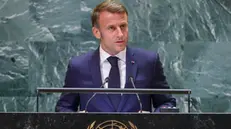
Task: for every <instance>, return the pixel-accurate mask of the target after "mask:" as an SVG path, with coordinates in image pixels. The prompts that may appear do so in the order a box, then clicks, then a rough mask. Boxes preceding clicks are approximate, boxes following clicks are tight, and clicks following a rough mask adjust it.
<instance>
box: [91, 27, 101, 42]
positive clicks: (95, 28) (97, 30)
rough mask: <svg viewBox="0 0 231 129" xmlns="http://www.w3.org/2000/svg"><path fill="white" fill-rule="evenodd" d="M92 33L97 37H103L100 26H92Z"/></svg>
mask: <svg viewBox="0 0 231 129" xmlns="http://www.w3.org/2000/svg"><path fill="white" fill-rule="evenodd" d="M92 33H93V35H94V36H95V37H96V38H97V39H100V38H101V34H100V31H99V28H97V27H92Z"/></svg>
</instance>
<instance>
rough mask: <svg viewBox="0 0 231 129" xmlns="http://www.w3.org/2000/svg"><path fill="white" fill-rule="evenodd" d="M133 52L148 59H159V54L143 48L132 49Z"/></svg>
mask: <svg viewBox="0 0 231 129" xmlns="http://www.w3.org/2000/svg"><path fill="white" fill-rule="evenodd" d="M132 51H133V52H134V53H135V54H136V56H141V57H146V58H155V59H156V58H158V56H159V54H158V53H157V52H156V51H151V50H146V49H143V48H132Z"/></svg>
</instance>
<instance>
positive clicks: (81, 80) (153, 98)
mask: <svg viewBox="0 0 231 129" xmlns="http://www.w3.org/2000/svg"><path fill="white" fill-rule="evenodd" d="M131 76H132V77H134V80H135V86H136V88H159V89H167V88H169V86H168V84H167V82H166V78H165V75H164V72H163V68H162V64H161V62H160V59H159V56H158V54H157V53H154V52H149V51H146V50H143V49H138V48H130V47H127V52H126V84H125V88H133V86H132V84H131V82H130V80H129V77H131ZM101 80H102V79H101V73H100V56H99V49H97V50H95V51H93V52H89V53H87V54H84V55H81V56H78V57H73V58H72V59H71V60H70V62H69V64H68V69H67V73H66V78H65V85H64V87H69V88H81V87H84V88H100V86H101V85H102V81H101ZM92 95H93V93H90V94H83V93H81V94H79V93H68V94H66V93H65V94H62V95H61V97H60V99H59V100H58V102H57V105H56V108H55V110H56V111H57V112H76V111H77V109H78V106H80V110H85V106H86V103H87V101H88V100H89V98H90V97H91V96H92ZM139 96H140V99H141V102H142V105H143V110H146V111H152V104H153V106H154V108H155V109H156V111H158V110H159V108H160V107H161V106H166V105H167V106H176V100H175V98H173V97H172V96H171V95H160V94H153V95H147V94H140V95H139ZM139 110H140V106H139V102H138V99H137V96H136V95H133V94H123V95H122V99H121V102H120V104H119V106H118V109H115V108H114V107H113V104H112V102H111V101H110V99H109V97H108V95H107V94H97V95H96V96H95V97H94V98H93V99H92V100H91V101H90V103H89V105H88V108H87V111H88V112H138V111H139Z"/></svg>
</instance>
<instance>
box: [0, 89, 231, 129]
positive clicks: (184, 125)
mask: <svg viewBox="0 0 231 129" xmlns="http://www.w3.org/2000/svg"><path fill="white" fill-rule="evenodd" d="M89 91H90V92H95V93H96V92H97V93H105V92H107V93H128V94H134V93H137V92H139V93H143V94H150V93H156V94H163V93H169V94H172V93H173V94H174V93H176V94H185V93H186V94H188V101H189V104H190V93H191V90H185V89H181V90H176V89H123V90H120V89H97V88H96V89H87V88H81V89H77V88H75V89H68V88H38V90H37V104H38V101H39V94H40V93H41V92H46V93H54V92H80V93H86V92H89ZM38 111H39V110H38V105H37V112H31V113H25V112H24V113H23V112H22V113H0V118H1V120H0V126H1V128H2V129H230V128H231V126H230V122H229V121H230V119H231V114H229V113H191V112H189V113H180V112H178V113H173V112H171V113H170V112H165V113H163V112H159V113H129V112H127V113H93V112H89V113H76V112H74V113H73V112H69V113H61V112H58V113H56V112H48V113H42V112H38ZM189 111H190V110H189Z"/></svg>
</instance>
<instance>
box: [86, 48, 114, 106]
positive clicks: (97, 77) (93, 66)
mask: <svg viewBox="0 0 231 129" xmlns="http://www.w3.org/2000/svg"><path fill="white" fill-rule="evenodd" d="M89 69H90V73H91V75H92V80H93V84H94V85H93V88H100V86H101V85H102V79H101V72H100V54H99V48H98V49H97V50H95V51H94V52H93V55H92V58H91V59H90V60H89ZM102 95H104V97H102V98H103V101H105V102H106V103H107V104H108V105H110V107H111V108H114V107H113V105H112V103H111V101H110V100H109V98H108V96H107V94H106V93H105V94H102Z"/></svg>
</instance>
